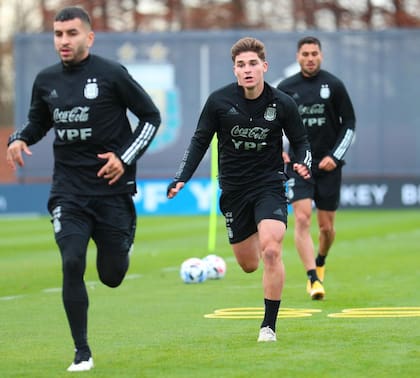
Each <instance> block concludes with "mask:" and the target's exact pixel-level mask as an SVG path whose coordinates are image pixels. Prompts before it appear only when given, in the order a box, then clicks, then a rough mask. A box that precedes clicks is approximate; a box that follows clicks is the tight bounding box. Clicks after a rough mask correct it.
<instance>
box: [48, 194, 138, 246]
mask: <svg viewBox="0 0 420 378" xmlns="http://www.w3.org/2000/svg"><path fill="white" fill-rule="evenodd" d="M48 210H49V212H50V214H51V217H52V219H51V222H52V224H53V228H54V234H55V238H56V240H59V239H60V238H62V237H65V236H69V235H75V234H78V235H82V236H85V238H87V239H89V238H92V239H93V240H94V241H95V243H96V245H97V247H98V250H100V249H102V248H110V249H118V250H121V249H124V250H125V249H127V251H128V249H129V248H130V247H131V245H132V244H133V241H134V236H135V230H136V220H137V217H136V212H135V208H134V203H133V199H132V196H131V195H130V194H117V195H113V196H79V195H72V194H65V195H56V194H53V195H51V197H50V199H49V201H48Z"/></svg>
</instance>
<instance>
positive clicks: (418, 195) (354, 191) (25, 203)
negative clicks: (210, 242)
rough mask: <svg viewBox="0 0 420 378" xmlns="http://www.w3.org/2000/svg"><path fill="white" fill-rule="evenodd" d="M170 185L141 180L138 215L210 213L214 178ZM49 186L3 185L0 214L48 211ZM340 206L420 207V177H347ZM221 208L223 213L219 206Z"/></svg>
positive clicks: (137, 204) (159, 181) (137, 206)
mask: <svg viewBox="0 0 420 378" xmlns="http://www.w3.org/2000/svg"><path fill="white" fill-rule="evenodd" d="M167 185H168V181H166V180H139V181H138V193H137V195H136V196H135V197H134V201H135V205H136V211H137V214H138V215H140V216H143V215H194V214H197V215H200V214H202V215H205V214H209V212H210V209H211V204H212V192H213V186H212V183H211V181H210V180H208V179H192V180H191V181H190V182H188V183H187V185H186V186H185V187H184V189H183V190H182V191H181V192H180V193H179V194H178V195H177V196H176V197H175V198H174V199H172V200H168V199H167V198H166V188H167ZM49 189H50V186H49V185H47V184H19V185H0V215H11V214H28V213H33V214H41V215H45V214H47V207H46V206H47V200H48V195H49ZM217 196H219V191H217ZM217 205H218V202H217ZM340 207H341V208H342V209H360V208H369V209H370V208H375V209H392V208H406V209H410V208H420V178H419V179H412V178H402V179H374V178H370V179H364V180H354V179H345V180H344V183H343V186H342V189H341V202H340ZM217 211H218V213H220V211H219V209H218V206H217Z"/></svg>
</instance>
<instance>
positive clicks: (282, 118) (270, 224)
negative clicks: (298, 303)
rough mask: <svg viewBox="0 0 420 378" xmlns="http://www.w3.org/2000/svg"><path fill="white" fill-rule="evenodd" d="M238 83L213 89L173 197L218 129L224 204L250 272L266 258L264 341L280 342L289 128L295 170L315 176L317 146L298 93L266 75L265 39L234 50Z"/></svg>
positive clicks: (171, 188) (240, 258) (232, 237)
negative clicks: (281, 87)
mask: <svg viewBox="0 0 420 378" xmlns="http://www.w3.org/2000/svg"><path fill="white" fill-rule="evenodd" d="M231 55H232V60H233V72H234V74H235V76H236V79H237V81H236V82H234V83H231V84H229V85H227V86H225V87H223V88H220V89H218V90H216V91H214V92H213V93H212V94H211V95H210V96H209V97H208V99H207V101H206V104H205V105H204V108H203V110H202V112H201V115H200V117H199V121H198V125H197V128H196V130H195V133H194V135H193V136H192V138H191V142H190V145H189V147H188V149H187V150H186V152H185V154H184V157H183V159H182V161H181V164H180V167H179V169H178V171H177V173H176V175H175V177H174V180H173V182H171V183H170V184H169V185H168V198H173V197H175V196H176V194H177V193H178V192H179V191H180V190H181V189H182V188H183V186H184V185H185V183H186V182H187V181H188V180H189V179H190V178H191V177H192V175H193V173H194V172H195V170H196V168H197V166H198V165H199V163H200V161H201V160H202V158H203V156H204V154H205V152H206V150H207V149H208V147H209V144H210V142H211V140H212V138H213V135H214V134H217V138H218V164H219V185H220V187H221V190H222V194H221V198H220V208H221V211H222V213H223V215H224V216H225V219H226V229H227V234H228V238H229V242H230V244H231V246H232V249H233V253H234V255H235V257H236V260H237V262H238V264H239V265H240V267H241V268H242V269H243V270H244V271H245V272H246V273H251V272H254V271H256V270H257V268H258V266H259V262H260V260H262V263H263V266H264V271H263V278H262V284H263V291H264V305H265V314H264V319H263V321H262V324H261V327H260V331H259V336H258V341H262V342H265V341H276V320H277V315H278V311H279V307H280V301H281V295H282V290H283V284H284V266H283V261H282V242H283V238H284V234H285V231H286V225H287V199H286V196H285V190H284V182H285V175H284V173H283V169H284V164H283V159H282V151H283V141H282V134H283V132H284V133H285V134H286V135H287V137H288V139H289V141H290V143H291V145H293V147H294V150H295V151H296V163H295V164H294V165H293V169H294V170H295V171H296V172H297V173H298V174H299V175H300V176H302V177H303V178H304V179H308V178H309V177H310V163H311V152H310V147H309V142H308V140H307V135H306V132H305V128H304V127H303V124H302V121H301V118H300V116H299V112H298V109H297V106H296V104H295V103H294V101H293V99H292V98H290V97H289V96H287V95H286V94H284V93H283V92H281V91H278V90H277V89H275V88H273V87H271V86H270V85H269V84H267V83H266V82H265V81H264V74H265V72H267V69H268V63H267V61H266V58H265V46H264V44H263V43H262V42H261V41H259V40H257V39H254V38H250V37H247V38H243V39H240V40H239V41H237V42H236V43H235V44H234V45H233V46H232V49H231Z"/></svg>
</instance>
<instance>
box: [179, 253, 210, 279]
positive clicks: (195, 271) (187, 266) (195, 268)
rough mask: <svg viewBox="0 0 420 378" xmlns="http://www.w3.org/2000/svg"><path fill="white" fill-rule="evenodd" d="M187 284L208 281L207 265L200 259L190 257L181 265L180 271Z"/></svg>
mask: <svg viewBox="0 0 420 378" xmlns="http://www.w3.org/2000/svg"><path fill="white" fill-rule="evenodd" d="M179 274H180V276H181V279H182V281H184V282H185V283H188V284H189V283H200V282H204V281H205V280H206V279H207V265H206V264H205V263H204V261H203V260H201V259H199V258H198V257H190V258H188V259H186V260H185V261H184V262H183V263H182V264H181V269H180V270H179Z"/></svg>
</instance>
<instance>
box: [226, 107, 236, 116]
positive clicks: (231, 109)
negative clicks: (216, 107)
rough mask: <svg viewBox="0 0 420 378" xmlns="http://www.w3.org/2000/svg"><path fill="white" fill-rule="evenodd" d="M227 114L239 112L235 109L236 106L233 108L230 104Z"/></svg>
mask: <svg viewBox="0 0 420 378" xmlns="http://www.w3.org/2000/svg"><path fill="white" fill-rule="evenodd" d="M227 114H230V115H235V114H239V113H238V111H237V110H236V108H235V107H234V106H232V107H231V108H230V109H229V110H228V112H227Z"/></svg>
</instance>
